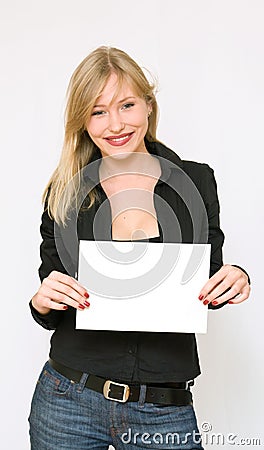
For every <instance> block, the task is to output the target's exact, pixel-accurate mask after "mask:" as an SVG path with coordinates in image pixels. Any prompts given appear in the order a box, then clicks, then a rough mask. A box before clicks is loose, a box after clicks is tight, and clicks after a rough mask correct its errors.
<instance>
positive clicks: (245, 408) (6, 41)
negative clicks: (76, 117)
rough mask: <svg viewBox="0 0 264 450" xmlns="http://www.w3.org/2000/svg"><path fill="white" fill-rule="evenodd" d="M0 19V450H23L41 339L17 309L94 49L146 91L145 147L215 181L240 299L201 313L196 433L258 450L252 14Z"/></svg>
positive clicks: (10, 10) (28, 8) (80, 7)
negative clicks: (74, 77)
mask: <svg viewBox="0 0 264 450" xmlns="http://www.w3.org/2000/svg"><path fill="white" fill-rule="evenodd" d="M0 6H1V12H0V17H1V24H0V33H1V74H0V76H1V82H0V91H1V92H0V94H1V102H0V108H1V112H0V114H1V119H0V123H1V160H2V164H1V204H2V207H1V217H2V219H1V236H2V245H1V253H2V260H1V286H2V296H1V312H2V319H1V370H0V377H1V391H2V394H1V411H2V415H1V417H2V420H1V427H2V431H1V447H2V448H4V449H19V450H26V449H28V448H29V442H28V436H27V434H28V425H27V416H28V413H29V407H30V400H31V396H32V392H33V389H34V385H35V382H36V379H37V376H38V373H39V371H40V368H41V366H42V364H43V363H44V361H45V360H46V359H47V356H48V348H49V337H50V332H47V331H45V330H44V329H41V328H40V327H39V326H38V325H37V324H36V323H35V322H34V321H33V320H32V319H31V316H30V313H29V309H28V301H29V299H30V297H31V296H32V294H33V293H34V292H35V291H36V289H37V287H38V285H39V281H38V275H37V269H38V266H39V243H40V236H39V223H40V215H41V211H42V206H41V201H40V198H41V194H42V191H43V188H44V186H45V184H46V183H47V181H48V178H49V176H50V174H51V172H52V170H53V169H54V167H55V165H56V163H57V161H58V157H59V154H60V149H61V144H62V136H63V109H64V98H65V91H66V87H67V84H68V81H69V78H70V75H71V74H72V72H73V70H74V69H75V67H76V66H77V65H78V64H79V62H80V61H81V60H82V59H83V58H84V57H85V56H86V55H87V54H88V53H89V52H90V51H92V50H93V49H94V48H96V47H97V46H99V45H105V44H106V45H113V46H117V47H119V48H121V49H123V50H125V51H126V52H128V53H129V54H130V55H131V56H132V57H133V58H135V60H136V61H137V62H138V63H139V64H140V65H142V66H144V67H146V68H148V69H149V70H150V71H151V72H152V74H153V75H154V77H156V78H158V82H159V83H158V84H159V92H158V101H159V105H160V110H161V114H160V125H159V132H158V137H159V138H160V139H161V140H162V141H163V142H164V143H166V144H167V145H168V146H170V147H171V148H173V149H174V150H175V151H176V153H178V154H179V156H181V157H182V158H184V159H191V160H196V161H200V162H207V163H208V164H209V165H210V166H212V167H213V168H214V170H215V176H216V179H217V182H218V192H219V198H220V202H221V225H222V228H223V230H224V232H225V235H226V242H225V247H224V255H225V262H230V263H237V264H240V265H242V266H244V267H245V268H246V269H247V270H248V271H249V273H250V275H251V278H252V295H251V300H249V301H247V302H245V303H244V304H242V305H240V306H231V305H230V306H229V307H226V308H224V309H223V310H221V311H218V312H210V317H209V333H208V334H207V335H205V336H199V349H200V359H201V366H202V371H203V374H202V376H201V377H199V378H198V379H197V382H196V386H195V389H194V393H195V406H196V411H197V416H198V422H199V424H200V427H201V426H202V424H203V422H205V421H207V422H210V424H211V425H212V428H213V430H212V431H213V432H215V433H223V435H225V437H227V435H228V433H233V434H236V435H237V436H238V438H237V439H238V440H239V439H241V438H261V439H262V443H264V434H263V433H264V431H263V412H262V404H263V400H264V399H263V385H262V382H263V379H264V364H263V344H262V342H263V337H262V330H263V325H262V323H263V312H264V311H263V293H262V288H261V283H262V281H261V280H262V279H263V274H262V267H261V266H262V263H261V261H262V256H263V245H262V234H263V233H262V229H263V199H262V194H263V170H262V163H261V161H262V160H261V156H262V151H263V143H264V142H263V141H264V135H263V123H264V117H263V116H264V106H263V105H264V87H263V86H264V84H263V80H264V62H263V61H264V59H263V58H264V47H263V45H264V44H263V43H264V27H263V23H264V2H263V1H261V0H247V1H246V0H221V1H220V0H218V1H217V0H215V1H214V0H200V1H196V0H175V1H173V0H171V1H169V0H146V1H142V0H140V1H137V0H134V1H133V2H128V3H127V2H124V1H123V0H115V1H114V0H113V1H108V0H100V1H99V2H96V1H88V0H74V1H69V0H46V1H45V2H44V1H33V0H32V1H30V0H23V2H21V1H18V0H17V1H15V0H9V1H8V2H7V1H3V0H1V3H0ZM238 442H239V441H238ZM262 445H263V444H262ZM234 447H235V446H234V445H228V444H227V443H226V444H225V446H223V447H221V446H216V445H208V446H207V449H209V450H211V449H218V448H225V449H228V448H234ZM246 448H257V446H256V447H255V446H254V445H252V444H251V445H249V446H246ZM73 450H74V449H73Z"/></svg>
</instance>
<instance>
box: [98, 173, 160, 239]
mask: <svg viewBox="0 0 264 450" xmlns="http://www.w3.org/2000/svg"><path fill="white" fill-rule="evenodd" d="M157 181H158V179H157V178H153V177H149V176H142V175H141V176H138V175H126V179H125V181H124V177H123V178H122V175H121V176H119V177H113V178H111V179H110V180H109V181H108V180H106V181H104V182H102V183H101V185H102V188H103V190H104V191H105V194H106V196H107V198H108V200H109V203H110V207H111V214H112V239H114V240H137V239H144V238H150V237H155V236H158V235H159V227H158V221H157V213H156V210H155V206H154V189H155V185H156V183H157Z"/></svg>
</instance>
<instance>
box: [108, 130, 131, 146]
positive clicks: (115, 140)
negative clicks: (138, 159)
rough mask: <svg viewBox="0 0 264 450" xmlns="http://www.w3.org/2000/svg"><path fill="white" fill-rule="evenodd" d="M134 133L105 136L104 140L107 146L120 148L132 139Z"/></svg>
mask: <svg viewBox="0 0 264 450" xmlns="http://www.w3.org/2000/svg"><path fill="white" fill-rule="evenodd" d="M133 134H134V132H132V133H123V134H119V135H118V136H107V137H106V138H104V139H105V140H106V141H107V142H108V143H109V144H111V145H113V146H114V147H120V146H121V145H125V144H127V142H129V141H130V139H131V138H132V136H133Z"/></svg>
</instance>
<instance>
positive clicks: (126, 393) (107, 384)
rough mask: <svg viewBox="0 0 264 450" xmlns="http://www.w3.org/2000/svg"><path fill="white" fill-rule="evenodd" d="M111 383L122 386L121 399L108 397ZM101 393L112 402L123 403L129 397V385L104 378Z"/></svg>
mask: <svg viewBox="0 0 264 450" xmlns="http://www.w3.org/2000/svg"><path fill="white" fill-rule="evenodd" d="M111 384H113V385H115V386H121V387H122V388H123V395H122V399H119V398H115V397H109V394H110V392H111ZM103 394H104V397H105V398H106V399H107V400H113V401H114V402H120V403H125V402H127V400H128V399H129V394H130V387H129V386H128V385H127V384H122V383H116V382H115V381H111V380H106V382H105V384H104V387H103Z"/></svg>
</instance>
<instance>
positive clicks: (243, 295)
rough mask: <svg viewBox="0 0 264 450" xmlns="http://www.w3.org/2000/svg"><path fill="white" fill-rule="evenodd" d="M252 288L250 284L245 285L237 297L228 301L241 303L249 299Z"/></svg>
mask: <svg viewBox="0 0 264 450" xmlns="http://www.w3.org/2000/svg"><path fill="white" fill-rule="evenodd" d="M250 291H251V288H250V286H249V285H248V286H245V287H244V289H242V291H241V293H240V294H239V295H238V296H236V297H235V298H232V300H229V302H228V303H230V304H239V303H242V302H244V301H245V300H247V299H248V297H249V294H250Z"/></svg>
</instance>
